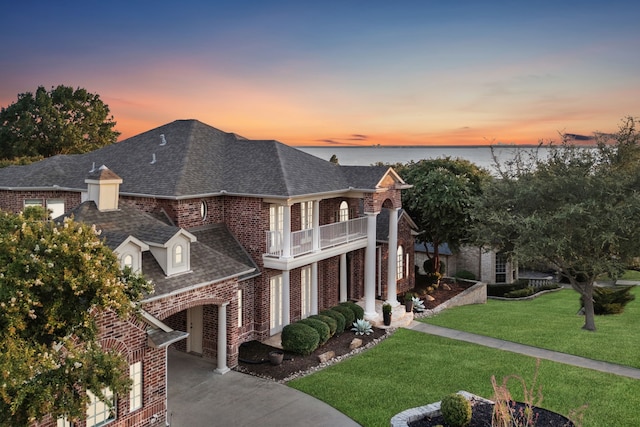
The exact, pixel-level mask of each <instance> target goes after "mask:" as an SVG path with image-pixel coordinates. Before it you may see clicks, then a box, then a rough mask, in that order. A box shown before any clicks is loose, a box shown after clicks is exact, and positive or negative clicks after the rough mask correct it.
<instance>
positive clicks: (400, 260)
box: [396, 246, 404, 280]
mask: <svg viewBox="0 0 640 427" xmlns="http://www.w3.org/2000/svg"><path fill="white" fill-rule="evenodd" d="M403 277H404V249H403V248H402V246H398V255H397V257H396V280H400V279H402V278H403Z"/></svg>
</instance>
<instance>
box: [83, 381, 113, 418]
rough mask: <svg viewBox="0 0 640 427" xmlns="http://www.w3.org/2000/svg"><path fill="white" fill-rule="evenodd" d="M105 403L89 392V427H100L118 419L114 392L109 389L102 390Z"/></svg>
mask: <svg viewBox="0 0 640 427" xmlns="http://www.w3.org/2000/svg"><path fill="white" fill-rule="evenodd" d="M102 394H103V395H104V397H105V401H102V400H100V399H98V397H97V396H96V395H95V394H93V393H91V390H87V396H89V406H87V427H98V426H103V425H105V424H108V423H109V422H111V421H113V420H115V419H116V409H115V408H116V402H115V398H114V396H113V392H112V391H111V389H109V388H105V389H103V390H102Z"/></svg>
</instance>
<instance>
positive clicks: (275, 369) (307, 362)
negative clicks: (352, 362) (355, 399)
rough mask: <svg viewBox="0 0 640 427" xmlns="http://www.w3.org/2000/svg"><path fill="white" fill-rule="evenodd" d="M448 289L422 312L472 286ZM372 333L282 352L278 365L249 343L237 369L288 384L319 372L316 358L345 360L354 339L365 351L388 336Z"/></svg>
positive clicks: (264, 347)
mask: <svg viewBox="0 0 640 427" xmlns="http://www.w3.org/2000/svg"><path fill="white" fill-rule="evenodd" d="M447 285H448V286H444V283H443V284H441V285H440V286H439V287H438V289H435V290H434V291H433V292H432V293H431V296H432V297H433V298H434V300H433V301H424V305H425V308H427V309H433V308H435V307H437V306H438V305H440V304H442V303H443V302H445V301H447V300H448V299H450V298H452V297H454V296H456V295H458V294H459V293H460V292H463V291H464V290H466V289H468V288H469V287H470V286H471V284H468V283H462V284H457V283H454V282H447ZM349 329H350V328H349ZM373 331H374V332H373V333H372V334H371V335H355V334H354V333H353V332H351V331H350V330H347V331H345V332H343V333H342V335H340V336H338V337H332V338H331V339H329V341H328V342H327V343H325V344H324V345H323V346H321V347H319V348H318V349H317V350H316V351H314V352H313V353H312V354H310V355H309V356H301V355H299V354H293V353H288V352H285V355H284V360H283V362H282V364H280V365H272V364H271V363H269V352H271V351H274V350H279V349H277V348H274V347H271V346H269V345H266V344H263V343H261V342H259V341H248V342H245V343H243V344H241V345H240V351H239V364H238V367H237V368H236V369H237V370H238V371H240V372H244V373H247V374H251V375H256V376H259V377H263V378H269V379H273V380H275V381H285V380H286V381H288V380H291V379H293V378H295V377H298V376H302V375H304V374H306V373H309V372H313V371H314V370H316V369H318V368H319V367H320V365H321V363H320V361H319V360H318V356H319V355H320V354H322V353H325V352H327V351H334V352H335V355H336V358H340V357H344V356H345V355H347V354H349V353H351V350H349V344H350V343H351V340H353V339H354V338H360V339H362V346H363V347H365V346H367V345H369V346H370V345H374V344H375V343H377V342H379V341H380V340H381V339H383V338H384V337H385V335H386V333H387V331H386V330H383V329H378V328H373ZM356 351H358V350H356ZM360 351H361V350H360Z"/></svg>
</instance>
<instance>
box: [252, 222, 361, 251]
mask: <svg viewBox="0 0 640 427" xmlns="http://www.w3.org/2000/svg"><path fill="white" fill-rule="evenodd" d="M284 237H285V236H284V235H283V232H282V231H267V232H266V248H267V253H265V256H264V258H265V260H266V259H267V258H296V257H301V256H304V255H309V254H313V253H318V252H323V251H327V250H329V249H332V248H336V247H339V246H342V245H348V244H349V243H353V242H356V241H365V242H366V239H367V218H366V217H362V218H355V219H352V220H349V221H342V222H336V223H333V224H326V225H322V226H320V227H318V229H306V230H299V231H293V232H291V233H290V235H289V239H288V241H289V242H288V243H289V247H288V248H286V247H285V246H286V245H285V240H286V239H285V238H284Z"/></svg>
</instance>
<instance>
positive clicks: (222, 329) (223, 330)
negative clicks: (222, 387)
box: [215, 302, 230, 375]
mask: <svg viewBox="0 0 640 427" xmlns="http://www.w3.org/2000/svg"><path fill="white" fill-rule="evenodd" d="M227 305H229V303H228V302H225V303H223V304H218V367H217V369H216V370H215V372H216V373H217V374H220V375H222V374H226V373H227V372H229V371H230V369H229V367H228V366H227Z"/></svg>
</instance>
